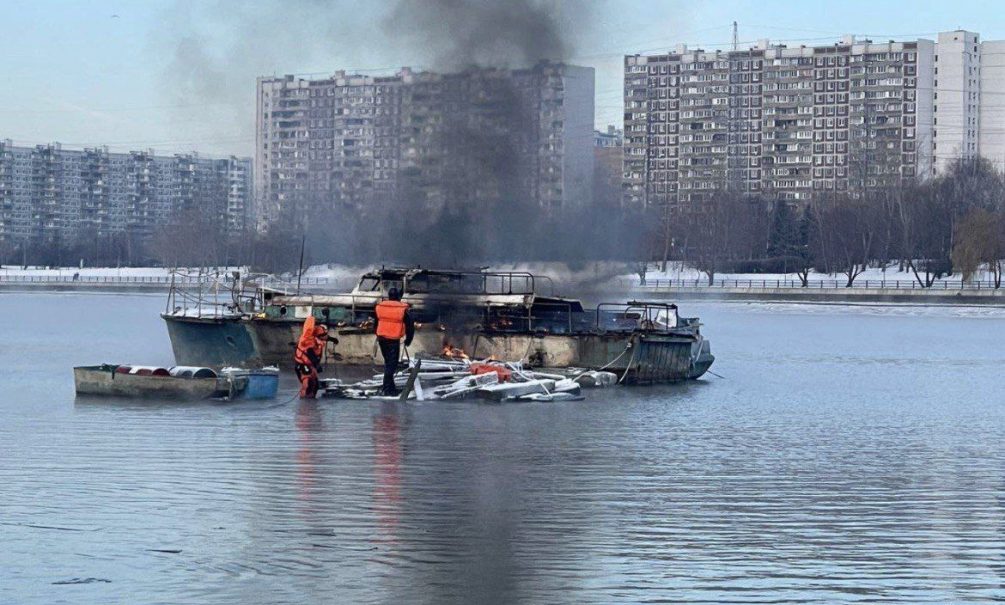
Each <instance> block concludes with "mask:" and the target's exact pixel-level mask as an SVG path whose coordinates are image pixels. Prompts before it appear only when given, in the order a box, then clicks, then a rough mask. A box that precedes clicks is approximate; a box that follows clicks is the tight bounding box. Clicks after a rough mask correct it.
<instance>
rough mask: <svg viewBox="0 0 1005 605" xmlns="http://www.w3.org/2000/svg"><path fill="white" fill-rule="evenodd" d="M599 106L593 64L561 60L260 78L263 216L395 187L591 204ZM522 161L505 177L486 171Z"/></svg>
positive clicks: (363, 200)
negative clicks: (513, 66)
mask: <svg viewBox="0 0 1005 605" xmlns="http://www.w3.org/2000/svg"><path fill="white" fill-rule="evenodd" d="M593 109H594V72H593V69H592V68H586V67H578V66H572V65H564V64H557V63H541V64H538V65H536V66H535V67H533V68H529V69H518V70H506V69H491V68H488V69H470V70H467V71H464V72H460V73H451V74H441V73H434V72H416V71H412V70H411V69H408V68H403V69H402V70H400V71H399V72H397V73H395V74H393V75H388V76H374V75H363V74H347V73H345V72H342V71H339V72H336V73H335V74H334V75H332V76H331V77H329V78H324V79H314V80H312V79H304V78H298V77H294V76H290V75H288V76H283V77H278V78H259V80H258V103H257V119H256V124H257V130H256V149H255V179H256V191H257V192H259V195H258V197H257V199H256V203H257V204H258V206H257V208H256V215H257V216H258V217H260V219H262V220H263V221H265V222H268V221H271V220H275V218H276V217H277V216H278V215H279V214H280V212H281V211H283V210H284V209H285V210H289V209H291V208H292V209H293V210H297V209H306V208H316V207H321V208H336V207H345V208H360V207H363V206H365V205H367V204H368V203H371V202H373V201H375V200H380V199H396V196H397V197H409V198H411V197H419V198H421V199H423V200H425V201H426V202H429V203H435V202H443V201H444V200H446V199H448V198H451V199H452V198H458V197H464V198H466V199H469V200H471V201H472V202H473V203H477V202H478V200H479V199H482V198H484V197H488V196H492V195H498V194H499V193H500V192H499V191H497V189H499V188H500V187H503V186H505V187H515V188H517V189H519V191H516V192H513V191H510V192H507V194H508V195H513V196H520V197H522V198H524V199H527V200H530V201H532V202H534V203H536V204H538V205H540V206H542V207H545V208H560V207H563V206H569V205H576V204H581V203H585V202H587V201H588V200H589V196H590V185H591V179H592V176H593V149H592V136H593ZM500 162H502V163H505V164H506V166H505V168H504V169H502V170H499V169H497V168H498V167H497V166H495V164H497V163H500ZM511 170H512V171H513V173H514V175H515V176H514V178H513V179H509V180H506V181H505V185H503V184H500V181H499V180H498V179H495V178H480V177H483V176H485V175H486V173H488V176H489V177H494V176H496V175H497V173H499V172H509V171H511ZM406 188H407V192H406ZM452 188H462V189H463V191H462V192H460V193H458V192H456V191H455V192H451V189H452Z"/></svg>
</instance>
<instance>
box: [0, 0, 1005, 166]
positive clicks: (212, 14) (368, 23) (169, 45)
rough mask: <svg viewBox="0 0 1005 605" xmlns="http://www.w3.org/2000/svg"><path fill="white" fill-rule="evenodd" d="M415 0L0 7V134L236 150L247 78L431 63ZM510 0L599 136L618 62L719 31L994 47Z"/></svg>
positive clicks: (980, 25)
mask: <svg viewBox="0 0 1005 605" xmlns="http://www.w3.org/2000/svg"><path fill="white" fill-rule="evenodd" d="M419 1H420V0H400V1H391V0H388V1H387V2H381V1H380V0H373V1H371V2H349V1H343V0H285V1H283V0H259V1H253V2H244V3H241V2H238V1H237V0H230V1H224V0H202V1H199V2H195V1H188V0H145V1H142V2H136V1H126V0H106V1H96V0H94V1H84V0H81V1H77V2H69V1H56V0H34V1H20V0H0V21H2V23H3V33H2V34H0V53H2V54H0V56H2V57H3V60H2V61H0V82H3V85H0V139H11V140H13V142H14V143H15V144H25V145H34V144H39V143H47V142H52V141H58V142H60V143H62V144H63V145H64V146H65V147H74V148H76V147H85V146H87V147H93V146H98V145H107V146H108V147H109V148H110V149H112V150H117V151H125V150H131V149H153V150H154V151H156V152H161V153H175V152H190V151H196V152H199V153H202V154H204V155H209V156H222V155H231V154H234V155H250V154H252V152H253V147H254V108H255V78H256V77H257V76H260V75H282V74H287V73H292V74H313V75H317V76H322V75H325V74H330V73H331V72H333V71H335V70H337V69H346V70H374V71H373V73H381V72H393V71H394V70H395V69H396V68H398V67H400V66H403V65H410V66H416V67H420V68H422V67H426V68H436V66H437V65H438V64H439V62H440V61H442V51H443V47H444V45H443V38H444V37H449V36H450V33H449V32H444V31H442V28H441V29H439V30H435V31H434V30H428V31H427V30H423V29H422V28H420V27H415V28H413V27H412V26H411V24H409V23H401V22H400V19H402V18H403V16H402V13H401V11H400V10H396V9H400V4H402V3H408V2H419ZM424 1H428V0H424ZM450 1H451V0H441V3H445V4H449V2H450ZM523 2H525V3H530V4H535V5H543V7H544V10H545V11H546V12H547V14H549V15H553V16H554V19H555V22H556V24H557V29H558V30H559V31H560V33H561V34H562V38H563V41H564V43H565V45H566V46H567V48H568V49H569V50H568V53H567V60H568V61H569V62H571V63H576V64H580V65H589V66H592V67H594V68H595V69H596V74H597V81H596V90H597V96H596V122H597V126H598V127H601V128H602V127H604V126H606V125H607V124H618V123H619V122H620V117H621V114H622V102H621V94H622V93H621V88H622V64H623V57H624V55H625V54H633V53H640V52H641V53H655V52H660V51H663V50H666V49H669V48H672V47H674V46H675V45H676V44H678V43H686V44H687V45H688V46H689V47H692V48H693V47H701V48H705V49H708V50H713V49H716V48H722V49H726V48H728V47H729V46H730V42H731V38H732V22H733V21H736V22H737V23H738V28H739V29H738V31H739V40H740V45H741V47H743V46H745V45H749V44H750V43H752V42H753V41H756V40H758V39H762V38H768V39H771V40H773V41H779V42H781V43H784V44H788V45H790V46H793V45H798V44H800V43H805V44H810V45H812V44H829V43H831V42H834V41H836V39H837V38H838V37H839V36H841V35H843V34H855V35H856V36H860V37H870V38H871V39H873V40H875V41H881V40H882V41H885V40H888V39H898V40H900V39H915V38H919V37H927V38H934V36H935V34H936V33H937V32H939V31H946V30H952V29H956V28H963V29H969V30H972V31H976V32H979V33H980V34H981V39H983V40H995V39H1005V11H1002V10H1001V5H1000V4H999V3H998V2H967V1H957V2H938V3H934V2H932V3H929V2H922V1H918V0H915V1H900V0H889V1H882V0H872V1H862V0H842V1H837V0H833V1H825V2H813V1H810V0H803V1H799V2H796V1H788V0H761V1H758V2H739V1H734V0H715V1H711V2H703V1H700V0H692V1H689V2H678V1H672V0H665V1H655V0H650V1H642V0H622V1H615V0H597V1H594V2H575V1H573V0H539V1H538V0H523ZM409 8H410V10H411V11H413V12H414V5H410V6H409ZM425 27H429V24H428V23H427V24H426V25H425Z"/></svg>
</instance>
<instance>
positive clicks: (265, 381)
mask: <svg viewBox="0 0 1005 605" xmlns="http://www.w3.org/2000/svg"><path fill="white" fill-rule="evenodd" d="M247 377H248V386H247V387H246V388H245V389H244V392H243V393H242V394H241V398H242V399H273V398H275V396H276V393H277V392H278V391H279V372H267V371H262V370H250V371H249V372H248V373H247Z"/></svg>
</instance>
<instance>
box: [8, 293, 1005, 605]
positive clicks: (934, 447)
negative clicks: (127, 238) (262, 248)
mask: <svg viewBox="0 0 1005 605" xmlns="http://www.w3.org/2000/svg"><path fill="white" fill-rule="evenodd" d="M161 306H162V299H161V298H160V297H146V296H99V295H61V294H30V295H29V294H0V335H2V341H0V387H2V395H0V603H111V602H121V603H141V602H142V603H295V604H298V605H300V604H309V603H329V602H345V603H349V602H354V603H355V602H387V603H400V602H426V603H443V602H471V603H491V602H598V603H609V602H640V601H663V602H667V601H669V602H705V603H708V602H771V603H782V602H819V603H834V602H874V601H880V600H883V601H893V602H905V603H918V602H940V603H941V602H979V601H994V600H998V601H1002V600H1005V587H1003V583H1005V510H1003V505H1005V503H1003V498H1005V452H1003V448H1002V445H1003V436H1005V393H1003V390H1005V389H1003V382H1002V368H1003V363H1005V347H1003V343H1005V310H1002V311H994V310H982V309H970V310H965V309H964V310H952V309H923V308H906V309H905V308H899V309H895V308H889V307H886V308H851V307H824V306H797V305H780V306H768V305H750V304H710V303H694V304H688V305H685V306H686V309H687V310H688V311H692V310H693V311H695V312H697V313H699V314H701V315H702V316H703V318H704V319H705V321H706V324H707V327H706V333H707V335H708V336H709V337H710V338H711V340H712V343H713V350H714V352H715V353H716V354H717V355H718V356H719V361H718V362H717V364H716V365H715V366H714V368H713V369H714V370H715V371H716V372H717V373H719V374H721V375H722V376H724V378H716V377H712V376H710V377H708V378H707V379H705V380H703V381H701V382H700V383H697V384H691V385H687V386H680V387H663V388H646V389H638V390H628V389H622V390H611V391H605V392H600V391H595V392H592V393H591V394H590V395H589V397H588V400H587V401H583V402H572V403H551V404H545V403H527V404H507V405H488V404H479V403H426V404H407V405H398V404H379V403H373V404H370V403H365V402H363V403H360V402H354V403H346V402H342V403H336V402H332V401H319V402H298V401H292V402H290V403H280V402H276V403H269V404H264V403H256V404H240V405H236V404H230V405H225V404H209V403H205V404H190V405H174V406H165V405H154V406H151V405H144V404H141V403H129V402H125V403H100V404H95V403H85V402H76V403H75V402H74V397H73V384H72V376H71V372H70V367H71V366H72V365H74V364H84V363H96V362H102V361H142V362H149V363H161V364H168V363H170V361H171V355H170V349H169V344H168V341H167V335H166V331H165V329H164V327H163V325H162V323H161V321H160V319H159V318H158V317H157V312H158V310H159V309H160V308H161ZM292 389H293V384H292V383H288V384H285V385H284V388H283V391H284V395H283V397H282V398H281V399H286V398H287V397H289V395H290V394H292Z"/></svg>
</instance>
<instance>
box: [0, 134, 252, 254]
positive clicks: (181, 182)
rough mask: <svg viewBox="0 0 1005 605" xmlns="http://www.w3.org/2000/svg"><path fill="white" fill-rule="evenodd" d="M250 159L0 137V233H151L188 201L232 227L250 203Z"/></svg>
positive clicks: (48, 237)
mask: <svg viewBox="0 0 1005 605" xmlns="http://www.w3.org/2000/svg"><path fill="white" fill-rule="evenodd" d="M251 185H252V183H251V159H250V158H237V157H230V158H223V159H211V158H204V157H199V156H197V155H192V154H177V155H171V156H165V155H155V154H154V153H153V152H151V151H133V152H129V153H111V152H109V151H108V149H106V148H90V149H63V148H62V146H61V145H60V144H59V143H52V144H48V145H37V146H34V147H25V146H16V145H13V144H12V142H11V141H9V140H4V141H0V240H4V241H8V242H14V243H23V242H29V241H73V240H74V239H75V238H78V237H106V236H109V235H112V234H130V235H135V236H137V237H139V238H141V239H142V238H143V237H147V236H149V235H150V234H152V233H153V231H154V230H155V229H156V227H157V226H158V225H161V224H163V223H165V222H166V221H167V220H169V218H170V217H171V215H172V214H173V213H174V212H176V211H178V210H182V209H186V208H203V209H209V211H210V213H211V214H212V215H213V216H214V217H215V219H216V220H218V221H219V222H220V224H221V225H223V226H225V228H226V229H227V230H229V231H230V232H232V233H237V232H239V231H241V230H242V229H244V227H245V224H246V220H247V214H248V211H249V209H250V202H251Z"/></svg>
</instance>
